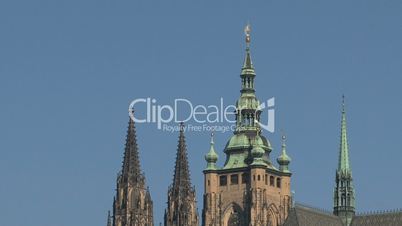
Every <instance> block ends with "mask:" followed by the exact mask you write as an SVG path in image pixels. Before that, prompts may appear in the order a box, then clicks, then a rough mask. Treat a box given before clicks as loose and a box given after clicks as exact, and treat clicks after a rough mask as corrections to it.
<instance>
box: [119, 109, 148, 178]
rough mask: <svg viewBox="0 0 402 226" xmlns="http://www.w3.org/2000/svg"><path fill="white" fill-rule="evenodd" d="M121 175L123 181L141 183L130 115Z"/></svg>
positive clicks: (135, 137)
mask: <svg viewBox="0 0 402 226" xmlns="http://www.w3.org/2000/svg"><path fill="white" fill-rule="evenodd" d="M122 176H123V179H124V181H128V180H130V181H131V182H134V183H142V182H143V175H142V173H141V166H140V160H139V154H138V145H137V135H136V130H135V125H134V121H133V119H132V118H131V117H130V119H129V123H128V129H127V137H126V147H125V150H124V160H123V170H122Z"/></svg>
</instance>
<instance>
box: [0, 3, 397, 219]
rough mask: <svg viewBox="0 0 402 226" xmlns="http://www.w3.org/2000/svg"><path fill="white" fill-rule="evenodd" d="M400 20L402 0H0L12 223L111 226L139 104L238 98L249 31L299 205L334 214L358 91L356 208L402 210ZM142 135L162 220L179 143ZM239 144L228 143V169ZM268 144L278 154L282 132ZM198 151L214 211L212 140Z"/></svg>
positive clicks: (6, 215) (146, 129)
mask: <svg viewBox="0 0 402 226" xmlns="http://www.w3.org/2000/svg"><path fill="white" fill-rule="evenodd" d="M401 12H402V1H399V0H395V1H392V0H390V1H367V0H364V1H363V0H359V1H343V0H342V1H284V0H280V1H276V0H275V1H272V0H271V1H258V2H257V1H253V2H252V1H242V2H240V1H153V2H152V1H134V0H131V1H127V0H123V1H100V0H96V1H95V0H94V1H64V2H62V1H6V0H3V1H1V3H0V29H1V33H0V103H1V108H0V153H1V155H0V180H1V184H0V216H1V223H0V225H7V226H27V225H29V226H71V225H75V226H95V225H96V226H97V225H104V224H105V221H106V214H107V210H109V209H111V207H112V199H113V195H114V189H115V180H116V174H117V172H118V171H119V170H120V168H121V161H122V156H123V148H124V140H125V135H126V134H125V133H126V128H127V121H128V116H127V106H128V104H129V102H130V101H131V100H132V99H134V98H138V97H154V98H157V100H158V102H159V103H170V102H171V101H172V100H173V99H174V98H177V97H184V98H188V99H191V100H192V101H193V102H195V103H197V104H214V103H218V101H219V98H220V97H223V98H224V99H225V101H227V102H229V103H234V101H235V100H236V99H237V98H238V96H239V88H240V87H239V85H240V80H239V73H240V67H241V64H242V61H243V54H244V36H243V27H244V25H245V24H246V23H247V21H250V22H251V24H252V28H253V33H252V35H253V42H252V54H253V61H254V65H255V67H256V71H257V78H256V88H257V95H258V97H259V98H260V99H261V100H265V99H267V98H270V97H276V108H275V109H276V116H277V117H276V119H277V121H276V125H277V128H281V129H284V130H286V133H287V135H288V154H289V155H290V156H291V157H292V159H293V161H292V163H291V169H292V171H293V172H294V174H293V183H292V190H295V191H296V200H297V201H300V202H304V203H309V204H311V205H314V206H317V207H321V208H325V209H331V206H332V190H333V185H334V176H335V168H336V164H337V154H338V147H339V132H340V102H341V96H342V94H345V95H346V98H347V114H348V115H347V117H348V132H349V142H350V152H351V161H352V168H353V176H354V178H355V187H356V193H357V203H356V205H357V209H358V210H359V211H368V210H383V209H394V208H401V207H402V203H401V202H400V201H401V200H400V197H401V195H402V192H401V191H402V175H401V172H402V160H401V159H402V149H401V145H400V144H399V142H400V141H401V137H402V120H401V115H402V105H401V101H400V98H401V97H402V89H401V85H402V63H401V62H402V42H401V40H402V13H401ZM137 133H138V138H139V146H140V155H141V163H142V169H143V170H144V171H145V173H146V177H147V183H148V185H149V186H150V188H151V194H152V198H153V200H154V213H155V222H156V223H158V222H160V221H161V220H162V218H163V211H164V208H165V207H166V205H165V202H166V200H167V197H166V193H167V187H168V186H169V184H170V183H171V182H172V175H173V166H174V159H175V152H176V147H177V134H170V133H166V132H161V131H158V130H157V129H156V128H155V125H148V124H141V125H140V124H138V125H137ZM230 135H231V134H230V133H224V134H217V136H216V148H217V150H219V153H218V154H219V155H220V161H219V162H220V164H222V161H223V159H224V158H223V157H224V154H223V153H222V149H223V147H224V145H225V143H226V141H227V139H228V138H229V137H230ZM265 135H267V137H268V138H269V139H270V140H271V142H272V144H273V146H274V151H273V153H272V158H276V157H277V156H278V151H279V149H280V136H279V134H277V133H275V134H269V133H265ZM187 144H188V151H189V161H190V164H191V165H190V168H191V174H192V181H193V183H194V185H195V186H196V189H197V198H198V203H199V211H200V212H201V208H202V192H203V187H202V182H203V178H202V169H203V168H204V167H205V162H204V157H203V156H204V154H205V153H206V152H207V151H208V149H209V134H208V133H188V134H187ZM396 197H398V198H396Z"/></svg>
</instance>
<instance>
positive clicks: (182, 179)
mask: <svg viewBox="0 0 402 226" xmlns="http://www.w3.org/2000/svg"><path fill="white" fill-rule="evenodd" d="M189 188H191V181H190V171H189V167H188V158H187V146H186V140H185V137H184V123H180V134H179V144H178V145H177V153H176V164H175V170H174V178H173V189H174V190H175V191H179V190H182V189H189Z"/></svg>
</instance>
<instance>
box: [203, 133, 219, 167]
mask: <svg viewBox="0 0 402 226" xmlns="http://www.w3.org/2000/svg"><path fill="white" fill-rule="evenodd" d="M205 160H206V161H207V168H206V169H205V170H216V169H217V168H216V162H217V161H218V154H216V152H215V148H214V132H212V133H211V147H210V149H209V152H208V154H206V155H205Z"/></svg>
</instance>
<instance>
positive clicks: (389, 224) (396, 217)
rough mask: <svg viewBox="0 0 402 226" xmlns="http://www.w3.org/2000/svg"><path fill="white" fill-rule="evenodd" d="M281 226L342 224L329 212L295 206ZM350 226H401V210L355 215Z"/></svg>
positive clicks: (337, 225) (336, 225)
mask: <svg viewBox="0 0 402 226" xmlns="http://www.w3.org/2000/svg"><path fill="white" fill-rule="evenodd" d="M283 226H343V223H342V221H341V218H339V217H338V216H335V215H333V214H332V213H331V212H329V211H324V210H320V209H317V208H314V207H310V206H307V205H304V204H296V205H295V207H293V208H292V209H291V210H290V212H289V216H288V218H287V219H286V221H285V223H284V224H283ZM351 226H402V210H399V211H392V212H383V213H371V214H364V215H356V216H354V217H353V219H352V223H351Z"/></svg>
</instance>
